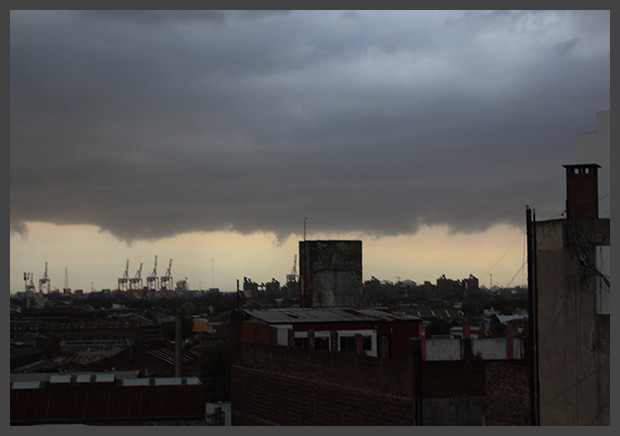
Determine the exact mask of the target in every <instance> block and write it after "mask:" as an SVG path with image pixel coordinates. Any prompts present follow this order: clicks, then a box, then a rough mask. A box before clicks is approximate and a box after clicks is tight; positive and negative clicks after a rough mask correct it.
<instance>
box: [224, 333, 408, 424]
mask: <svg viewBox="0 0 620 436" xmlns="http://www.w3.org/2000/svg"><path fill="white" fill-rule="evenodd" d="M232 403H233V405H234V408H233V425H270V424H277V425H412V424H413V419H414V400H413V371H412V370H411V366H410V363H408V362H403V361H397V360H392V359H376V358H370V357H363V356H356V355H355V354H353V353H330V352H329V351H325V350H308V349H297V348H289V347H278V346H266V345H259V344H243V345H242V346H241V347H240V349H239V353H238V355H237V359H236V362H235V365H233V376H232Z"/></svg>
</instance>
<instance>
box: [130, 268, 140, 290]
mask: <svg viewBox="0 0 620 436" xmlns="http://www.w3.org/2000/svg"><path fill="white" fill-rule="evenodd" d="M129 289H133V290H137V289H142V262H140V268H138V271H136V275H135V276H134V277H132V278H130V279H129Z"/></svg>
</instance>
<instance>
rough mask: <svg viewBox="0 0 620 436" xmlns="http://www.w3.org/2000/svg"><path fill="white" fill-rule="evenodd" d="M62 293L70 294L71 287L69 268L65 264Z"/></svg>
mask: <svg viewBox="0 0 620 436" xmlns="http://www.w3.org/2000/svg"><path fill="white" fill-rule="evenodd" d="M62 292H63V294H70V293H71V288H70V287H69V269H68V268H67V267H66V266H65V287H64V288H63V289H62Z"/></svg>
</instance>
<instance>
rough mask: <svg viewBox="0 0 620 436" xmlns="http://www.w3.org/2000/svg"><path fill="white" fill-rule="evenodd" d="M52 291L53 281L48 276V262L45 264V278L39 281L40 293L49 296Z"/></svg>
mask: <svg viewBox="0 0 620 436" xmlns="http://www.w3.org/2000/svg"><path fill="white" fill-rule="evenodd" d="M50 290H51V280H50V277H49V276H48V275H47V261H46V262H45V272H44V273H43V277H41V278H40V279H39V292H40V293H42V294H43V293H47V294H49V292H50Z"/></svg>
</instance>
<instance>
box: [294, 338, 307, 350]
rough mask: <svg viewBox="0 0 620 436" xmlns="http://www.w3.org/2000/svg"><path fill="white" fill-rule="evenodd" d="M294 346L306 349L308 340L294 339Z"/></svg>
mask: <svg viewBox="0 0 620 436" xmlns="http://www.w3.org/2000/svg"><path fill="white" fill-rule="evenodd" d="M295 346H296V347H300V348H308V338H307V337H305V338H295Z"/></svg>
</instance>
